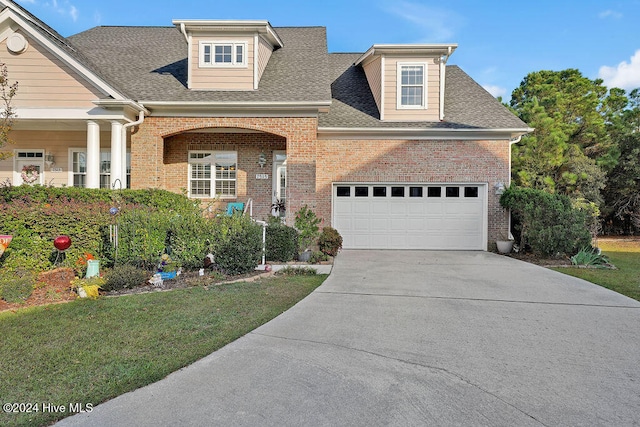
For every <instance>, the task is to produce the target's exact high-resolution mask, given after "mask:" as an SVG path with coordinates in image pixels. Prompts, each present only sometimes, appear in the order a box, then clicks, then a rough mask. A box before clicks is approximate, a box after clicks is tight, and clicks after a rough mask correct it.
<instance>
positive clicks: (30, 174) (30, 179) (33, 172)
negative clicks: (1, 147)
mask: <svg viewBox="0 0 640 427" xmlns="http://www.w3.org/2000/svg"><path fill="white" fill-rule="evenodd" d="M43 171H44V155H43V153H42V152H35V151H28V152H27V151H25V152H18V153H16V157H15V173H14V178H15V179H14V183H15V185H22V184H28V185H33V184H42V182H43V180H42V172H43ZM23 172H24V174H23ZM23 175H24V177H23Z"/></svg>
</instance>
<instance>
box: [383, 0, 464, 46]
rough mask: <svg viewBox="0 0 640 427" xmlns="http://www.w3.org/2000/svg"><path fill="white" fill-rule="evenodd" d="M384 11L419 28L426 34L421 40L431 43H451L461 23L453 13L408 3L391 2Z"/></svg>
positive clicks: (460, 19)
mask: <svg viewBox="0 0 640 427" xmlns="http://www.w3.org/2000/svg"><path fill="white" fill-rule="evenodd" d="M385 9H386V10H387V11H388V12H391V13H393V14H394V15H396V16H399V17H400V18H402V19H404V20H405V21H407V22H410V23H412V24H414V25H415V26H417V27H419V29H420V30H421V31H423V32H425V33H426V34H425V35H424V36H423V37H421V39H422V40H428V41H431V42H441V41H451V38H452V37H453V35H454V34H455V30H456V28H457V27H459V26H460V24H461V22H462V18H461V17H460V16H459V15H457V14H456V13H455V12H453V11H450V10H447V9H442V8H437V7H430V6H425V5H423V4H418V3H412V2H409V1H393V2H392V3H391V5H389V6H388V7H386V8H385Z"/></svg>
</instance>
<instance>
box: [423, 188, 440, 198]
mask: <svg viewBox="0 0 640 427" xmlns="http://www.w3.org/2000/svg"><path fill="white" fill-rule="evenodd" d="M427 197H442V188H441V187H429V188H427Z"/></svg>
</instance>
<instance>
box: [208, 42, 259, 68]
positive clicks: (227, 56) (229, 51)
mask: <svg viewBox="0 0 640 427" xmlns="http://www.w3.org/2000/svg"><path fill="white" fill-rule="evenodd" d="M246 51H247V43H246V42H200V67H246V66H247V58H246V54H245V52H246Z"/></svg>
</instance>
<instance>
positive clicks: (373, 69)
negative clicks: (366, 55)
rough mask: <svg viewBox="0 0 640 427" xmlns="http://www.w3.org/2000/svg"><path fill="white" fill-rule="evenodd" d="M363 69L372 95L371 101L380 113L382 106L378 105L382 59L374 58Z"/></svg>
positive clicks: (380, 100)
mask: <svg viewBox="0 0 640 427" xmlns="http://www.w3.org/2000/svg"><path fill="white" fill-rule="evenodd" d="M363 68H364V73H365V74H366V76H367V81H368V82H369V88H370V89H371V93H373V99H375V100H376V105H377V106H378V111H382V110H381V107H382V106H381V105H380V104H381V103H382V58H381V57H377V58H375V59H374V60H373V61H371V62H369V63H367V64H364V66H363Z"/></svg>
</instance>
